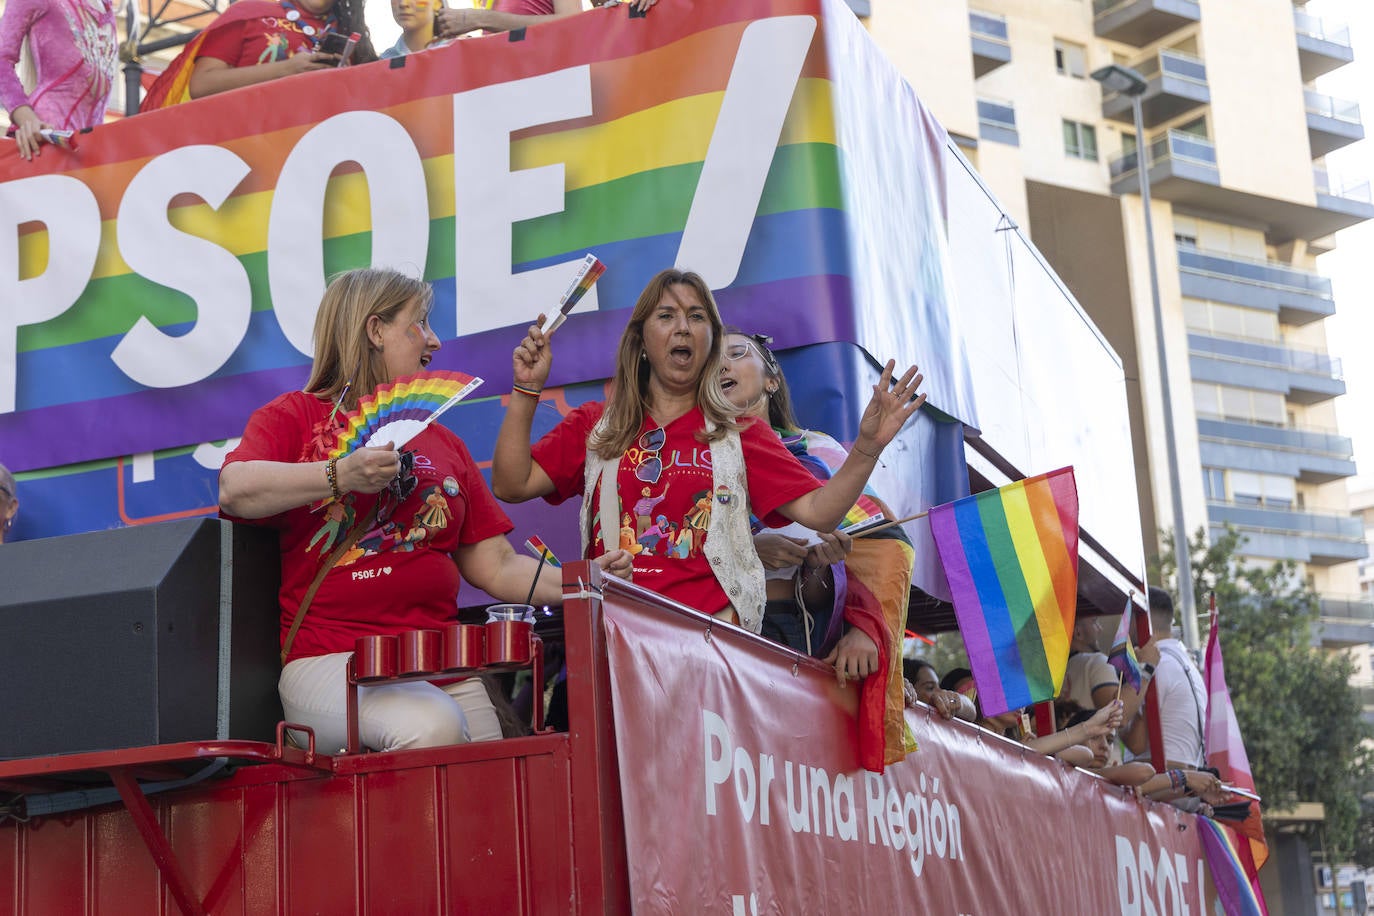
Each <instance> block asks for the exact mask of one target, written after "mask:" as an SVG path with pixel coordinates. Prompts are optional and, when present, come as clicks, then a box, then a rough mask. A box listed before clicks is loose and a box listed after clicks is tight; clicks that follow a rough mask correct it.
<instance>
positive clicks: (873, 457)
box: [854, 445, 883, 461]
mask: <svg viewBox="0 0 1374 916" xmlns="http://www.w3.org/2000/svg"><path fill="white" fill-rule="evenodd" d="M854 451H856V452H858V453H859V454H860V455H863V456H864V457H866V458H872V459H873V460H874V461H877V460H878V455H881V454H882V453H883V450H882V449H878V454H877V455H875V454H873V453H872V452H866V451H864V450H863V449H861V448H859V446H857V445H855V446H854Z"/></svg>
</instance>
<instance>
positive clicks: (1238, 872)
mask: <svg viewBox="0 0 1374 916" xmlns="http://www.w3.org/2000/svg"><path fill="white" fill-rule="evenodd" d="M1197 829H1198V833H1199V834H1200V835H1201V837H1202V848H1203V849H1204V850H1205V851H1206V853H1207V867H1208V868H1210V869H1211V870H1212V884H1214V885H1216V889H1217V899H1218V900H1219V901H1221V906H1222V909H1224V910H1225V911H1226V916H1267V913H1268V912H1269V911H1268V909H1267V908H1266V907H1265V905H1264V896H1263V894H1262V893H1261V892H1260V890H1259V887H1258V884H1259V881H1258V879H1252V878H1251V876H1250V875H1249V874H1247V872H1246V868H1245V861H1244V855H1245V853H1244V852H1242V850H1241V847H1240V846H1239V845H1238V844H1237V843H1236V837H1235V834H1233V833H1232V832H1231V831H1230V830H1229V829H1228V828H1226V827H1223V826H1222V825H1221V824H1218V823H1217V822H1216V821H1214V820H1212V819H1211V818H1209V817H1199V818H1198V819H1197Z"/></svg>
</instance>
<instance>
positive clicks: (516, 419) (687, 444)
mask: <svg viewBox="0 0 1374 916" xmlns="http://www.w3.org/2000/svg"><path fill="white" fill-rule="evenodd" d="M542 321H543V317H542V316H541V317H540V322H541V323H542ZM722 332H723V326H722V324H721V318H720V313H719V311H718V310H717V308H716V303H715V299H714V298H713V297H712V295H711V291H710V289H709V288H708V287H707V286H706V283H705V281H703V280H702V278H701V277H700V276H698V275H697V274H694V273H690V272H684V271H680V270H675V269H669V270H664V271H661V272H660V273H658V274H657V275H656V276H655V277H654V278H653V279H652V280H650V281H649V284H648V285H647V286H646V287H645V288H644V291H643V292H642V293H641V294H640V296H639V300H638V302H637V303H636V304H635V307H634V309H633V311H632V312H631V313H630V318H629V323H628V324H627V325H626V328H625V331H624V333H623V334H622V335H621V338H620V345H619V349H618V353H617V359H616V371H615V377H614V380H613V381H612V383H611V390H610V397H609V399H608V400H607V401H606V402H605V403H600V402H593V403H588V404H584V405H582V406H580V407H578V408H577V409H575V410H574V411H572V413H570V414H569V415H568V416H567V417H566V418H564V419H563V421H562V422H561V423H559V425H558V426H557V427H555V428H554V429H553V430H551V431H550V432H549V433H548V434H547V435H546V436H544V437H543V438H542V439H540V441H539V442H538V443H537V444H536V445H535V446H534V447H533V448H532V449H531V447H530V428H531V422H532V420H533V418H534V410H535V407H536V405H537V404H538V398H539V392H540V390H541V389H542V387H543V385H544V382H545V380H546V379H547V378H548V376H549V370H550V367H551V366H552V361H553V355H552V349H551V346H550V343H549V339H548V338H547V337H546V336H545V335H544V333H543V332H542V331H541V330H540V327H539V324H538V323H537V324H536V325H534V326H533V327H531V328H530V329H529V332H528V333H527V334H526V336H525V339H524V340H523V341H521V343H520V345H519V346H518V347H516V348H515V351H514V354H513V363H514V375H515V394H514V396H513V397H512V399H511V403H510V406H509V407H508V408H507V410H506V416H505V419H504V421H503V422H502V425H501V431H500V433H499V435H498V436H497V441H496V449H495V452H494V455H493V459H492V489H493V490H494V491H495V493H496V495H497V496H498V497H499V498H501V499H504V500H507V501H512V502H521V501H524V500H528V499H533V498H534V497H537V496H542V497H544V498H546V499H547V500H549V501H550V502H554V503H557V502H562V501H563V500H565V499H568V498H569V497H571V496H575V495H581V496H582V497H583V501H582V514H581V534H582V538H583V545H584V550H585V551H586V554H587V555H589V556H596V555H598V554H600V553H601V552H602V551H603V550H605V549H607V546H608V545H609V546H611V547H614V546H615V545H616V544H617V543H630V544H633V545H634V546H637V547H640V548H641V549H640V550H639V552H637V553H636V554H635V556H634V579H635V582H636V583H637V584H641V585H645V586H647V587H649V588H652V589H654V590H656V591H658V592H660V593H661V594H664V595H667V596H668V597H670V598H673V599H674V600H677V601H680V602H682V603H684V604H687V605H689V606H690V607H693V608H696V609H698V610H700V611H703V612H705V613H708V614H715V615H717V616H721V617H723V618H726V619H731V620H735V619H737V621H738V623H740V624H741V625H742V626H743V627H745V628H746V629H748V630H751V631H753V632H755V633H757V632H759V629H760V627H761V626H762V623H763V610H764V602H765V588H764V573H763V565H762V563H761V562H760V561H759V557H758V554H757V553H756V552H755V551H754V548H753V540H752V537H751V533H750V527H749V521H750V513H751V510H752V512H753V515H755V516H757V517H759V518H762V519H763V520H764V522H765V523H766V524H770V525H774V526H777V525H784V524H786V523H787V521H788V520H792V521H800V522H802V523H803V524H806V525H808V526H809V527H811V528H813V529H816V530H821V531H832V530H834V528H835V526H836V525H837V524H838V523H839V521H840V520H841V519H842V518H843V517H844V514H845V513H846V512H847V511H848V510H849V508H850V507H851V506H853V504H854V501H855V500H856V499H857V498H858V496H859V494H860V493H861V492H862V490H863V486H864V482H865V481H866V480H867V479H868V475H869V474H870V473H872V471H873V467H874V464H875V463H876V461H877V459H878V455H879V453H880V452H881V451H882V449H883V447H884V446H886V445H887V444H888V443H889V442H890V441H891V440H892V438H893V436H895V435H896V433H897V431H898V430H899V429H900V428H901V426H902V424H903V423H905V422H906V420H907V419H908V418H909V417H910V416H911V414H912V413H914V412H915V411H916V410H917V409H919V408H920V406H921V404H922V403H924V401H925V396H924V395H920V396H918V394H917V389H918V387H919V385H920V382H921V376H920V375H918V374H917V372H916V367H915V366H912V367H911V368H910V369H908V370H907V372H906V373H905V374H904V375H902V377H901V378H900V379H898V380H896V382H895V383H893V381H892V375H893V372H892V369H893V365H892V363H891V362H889V363H888V365H887V367H886V368H885V369H884V371H883V374H882V378H881V379H880V381H879V383H878V384H877V385H875V386H874V393H873V398H872V400H871V401H870V402H869V404H868V407H867V408H866V410H865V411H864V415H863V419H862V420H861V422H860V426H859V438H858V441H857V442H856V443H855V448H854V452H853V453H851V455H850V457H849V459H848V460H846V461H845V462H844V464H843V465H842V466H841V467H840V468H839V470H837V471H836V472H835V474H834V476H833V477H831V479H830V480H829V481H827V482H826V483H825V484H821V482H820V481H818V480H816V478H815V477H814V476H813V475H812V474H811V472H810V471H808V470H807V469H806V468H805V467H803V466H802V465H801V463H800V462H798V461H797V459H796V458H795V457H793V456H792V455H791V454H790V453H789V452H788V451H787V449H786V448H784V447H783V445H782V443H781V442H780V441H779V440H778V437H777V436H776V435H774V434H773V432H772V430H770V429H768V427H767V426H766V424H762V423H758V422H756V421H754V420H753V419H745V420H743V421H740V420H739V419H738V410H737V409H736V408H735V407H734V405H732V404H731V403H730V402H729V400H727V399H726V397H725V393H724V392H723V391H722V390H721V376H720V353H721V346H722V338H723V334H722ZM646 491H647V492H646ZM641 502H644V503H645V506H644V508H645V510H646V511H645V512H643V513H641V512H640V506H639V504H640V503H641ZM650 502H652V503H653V506H652V508H650V507H649V506H648V503H650ZM658 516H663V517H664V520H665V521H666V522H667V534H663V535H657V534H656V535H654V536H653V537H652V538H642V537H641V536H642V535H644V534H645V533H646V532H647V530H648V529H647V528H646V531H645V532H640V531H639V530H638V528H637V525H638V522H637V519H638V518H645V517H648V518H650V519H651V521H652V520H654V519H657V517H658ZM655 526H656V527H657V528H659V529H660V531H662V530H663V529H664V526H663V525H657V524H656V523H655ZM603 538H604V539H605V541H604V543H603ZM645 543H649V545H650V546H645ZM867 673H869V672H868V671H865V670H861V669H860V668H859V667H858V662H856V666H855V668H853V669H852V670H848V671H844V672H842V674H845V675H848V676H852V677H855V678H860V677H862V676H864V675H866V674H867Z"/></svg>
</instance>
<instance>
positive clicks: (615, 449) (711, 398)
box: [587, 267, 740, 459]
mask: <svg viewBox="0 0 1374 916" xmlns="http://www.w3.org/2000/svg"><path fill="white" fill-rule="evenodd" d="M678 286H686V287H689V288H690V289H691V290H692V291H693V292H695V293H696V294H697V298H698V299H700V300H701V304H702V305H703V306H705V308H706V314H707V315H708V316H709V320H710V322H711V352H710V354H709V357H708V359H707V360H706V366H705V368H703V369H702V371H701V377H700V378H699V379H697V406H698V407H700V408H701V412H702V414H703V415H705V417H706V420H707V421H708V422H709V423H713V424H715V430H714V431H713V432H710V433H707V432H705V431H704V430H703V431H702V432H699V433H698V434H697V438H698V439H700V440H701V441H703V442H713V441H715V440H717V439H719V438H721V437H722V436H724V435H725V433H726V432H727V431H734V430H738V429H739V428H740V427H739V424H738V423H736V422H735V418H736V417H738V416H739V413H740V411H739V408H738V407H736V406H735V405H733V404H731V403H730V401H729V399H728V398H726V397H725V392H724V390H722V389H721V387H720V354H721V348H722V346H723V343H722V341H723V340H724V337H725V334H724V331H725V324H724V322H722V321H721V319H720V309H719V308H717V307H716V300H715V297H714V296H712V295H711V288H710V287H708V286H707V285H706V281H705V280H703V279H702V278H701V276H700V275H699V274H696V273H693V272H692V271H685V270H677V269H675V268H671V267H670V268H668V269H667V270H662V271H659V272H658V273H657V274H656V275H655V276H654V278H653V279H652V280H650V281H649V284H648V285H647V286H645V287H644V291H643V292H641V293H640V294H639V300H638V301H637V302H635V307H634V310H633V311H632V312H631V313H630V321H629V323H628V324H627V325H625V332H624V333H623V334H621V335H620V348H619V350H618V351H617V353H616V361H615V378H614V379H613V380H612V382H611V393H610V396H609V397H608V398H607V399H606V410H605V414H604V416H605V420H606V423H605V432H604V434H600V435H599V434H598V433H597V432H596V431H593V433H592V435H591V437H590V438H589V439H588V440H587V447H588V448H589V449H590V450H591V451H593V452H595V453H596V454H597V455H599V456H600V457H602V458H604V459H611V458H616V457H618V456H620V455H623V454H624V453H625V452H626V450H628V449H629V448H630V446H631V445H632V444H633V443H634V441H635V438H636V437H637V436H638V435H639V429H640V427H641V426H643V425H644V417H645V415H646V414H647V413H648V412H649V408H648V394H649V371H650V370H649V362H648V360H646V359H643V358H642V355H643V353H644V322H645V321H647V320H648V319H649V315H650V314H651V313H652V312H653V310H654V309H656V308H658V303H659V301H660V300H662V299H663V297H664V296H665V295H669V296H672V297H673V298H674V299H675V300H677V302H678V303H679V304H681V303H682V299H681V298H679V296H678V294H677V292H676V291H675V289H674V287H678Z"/></svg>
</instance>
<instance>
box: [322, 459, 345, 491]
mask: <svg viewBox="0 0 1374 916" xmlns="http://www.w3.org/2000/svg"><path fill="white" fill-rule="evenodd" d="M324 479H325V480H327V481H329V492H330V493H332V494H334V498H335V499H339V498H340V497H342V496H343V491H341V490H340V489H339V459H337V458H330V459H329V460H328V461H326V462H325V464H324Z"/></svg>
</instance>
